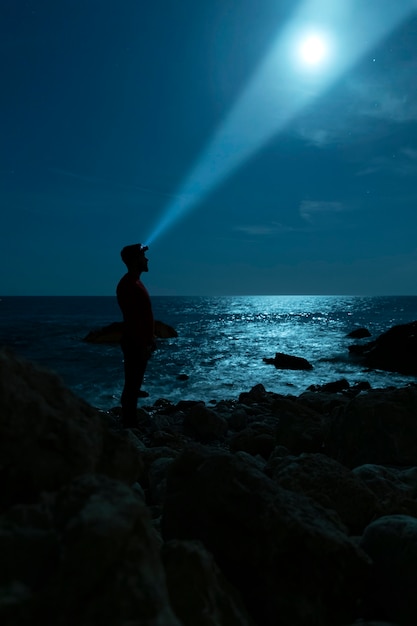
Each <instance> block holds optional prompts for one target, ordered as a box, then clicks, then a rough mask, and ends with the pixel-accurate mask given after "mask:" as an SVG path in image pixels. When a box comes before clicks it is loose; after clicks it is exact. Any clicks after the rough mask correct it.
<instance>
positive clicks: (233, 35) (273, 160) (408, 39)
mask: <svg viewBox="0 0 417 626" xmlns="http://www.w3.org/2000/svg"><path fill="white" fill-rule="evenodd" d="M335 5H337V8H335ZM309 31H311V32H313V31H314V32H317V33H324V34H326V35H327V36H328V42H330V43H331V45H329V49H328V53H327V57H326V58H325V59H324V61H323V62H322V63H321V64H320V63H319V64H317V65H316V66H314V67H311V66H307V65H303V64H302V62H301V60H300V59H299V58H298V57H297V54H296V50H297V49H298V48H297V46H298V45H299V44H298V39H299V38H302V37H303V33H307V32H309ZM300 41H301V40H300ZM0 49H1V64H2V67H1V76H2V90H1V91H2V95H1V99H0V102H1V117H0V119H1V137H2V141H1V151H0V159H1V162H0V206H1V212H0V262H1V266H2V268H3V270H2V272H1V275H0V294H2V295H113V294H114V290H115V284H116V283H117V281H118V279H119V277H120V276H121V275H122V273H123V272H124V266H123V265H122V263H121V260H120V257H119V251H120V249H121V247H122V246H123V245H125V244H130V243H136V242H138V241H142V242H144V241H147V240H148V239H149V238H152V234H153V233H156V236H155V238H154V240H153V242H152V245H151V248H150V250H149V253H148V256H149V259H150V263H149V267H150V271H149V274H148V275H147V276H146V277H145V278H144V280H145V282H146V284H147V286H148V288H149V290H150V292H151V294H154V295H164V294H167V295H171V294H173V295H181V294H184V295H187V294H207V295H210V294H314V293H317V294H369V295H373V294H392V295H395V294H410V295H417V281H416V276H417V237H416V230H417V185H416V181H417V176H416V174H417V5H416V2H415V1H414V0H383V1H382V0H368V1H367V2H366V3H363V2H360V1H359V0H338V2H337V3H335V2H334V1H333V2H332V1H331V0H303V1H302V2H297V1H296V0H257V1H256V2H255V0H240V1H239V2H225V1H224V0H200V1H199V2H196V0H152V2H142V0H119V1H118V2H116V1H115V0H62V1H57V0H42V1H40V0H37V1H35V0H32V1H30V0H27V1H23V0H4V1H3V2H2V3H1V7H0ZM275 63H276V71H275ZM181 207H183V208H181ZM184 207H185V208H184ZM170 212H171V214H173V215H174V216H176V217H174V218H173V219H172V220H170V219H169V218H168V219H167V215H168V214H169V213H170ZM158 224H160V225H161V224H162V225H163V224H166V225H167V227H166V228H165V226H164V227H162V228H161V229H159V230H158Z"/></svg>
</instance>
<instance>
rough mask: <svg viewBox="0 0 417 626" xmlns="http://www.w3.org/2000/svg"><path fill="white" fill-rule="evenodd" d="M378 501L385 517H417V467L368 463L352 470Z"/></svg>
mask: <svg viewBox="0 0 417 626" xmlns="http://www.w3.org/2000/svg"><path fill="white" fill-rule="evenodd" d="M352 473H353V474H354V475H355V476H357V477H358V478H360V479H361V480H362V481H363V482H364V483H365V484H366V485H367V487H368V488H369V489H370V490H371V491H372V492H373V493H374V494H375V497H376V498H377V499H378V503H379V508H380V509H381V511H382V513H383V515H393V514H406V515H411V516H412V517H417V467H407V468H401V467H386V466H384V465H373V464H371V463H367V464H365V465H360V466H359V467H355V468H354V469H353V470H352Z"/></svg>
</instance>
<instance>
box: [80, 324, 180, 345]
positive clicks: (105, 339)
mask: <svg viewBox="0 0 417 626" xmlns="http://www.w3.org/2000/svg"><path fill="white" fill-rule="evenodd" d="M122 328H123V322H112V323H111V324H109V325H108V326H103V327H102V328H98V329H97V330H91V331H90V332H89V333H88V334H87V335H86V336H85V337H84V339H83V341H85V342H87V343H96V344H101V343H102V344H116V343H119V342H120V339H121V336H122ZM154 332H155V337H158V338H159V339H169V338H173V337H178V333H177V331H176V330H175V328H173V327H172V326H169V324H165V323H164V322H161V321H159V320H155V323H154Z"/></svg>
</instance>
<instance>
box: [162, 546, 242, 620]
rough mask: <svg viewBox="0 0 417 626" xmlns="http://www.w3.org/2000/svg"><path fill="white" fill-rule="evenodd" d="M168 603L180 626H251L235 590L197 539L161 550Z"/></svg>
mask: <svg viewBox="0 0 417 626" xmlns="http://www.w3.org/2000/svg"><path fill="white" fill-rule="evenodd" d="M162 557H163V562H164V566H165V571H166V577H167V586H168V591H169V596H170V598H171V604H172V606H173V608H174V610H175V613H176V614H177V616H178V617H179V618H180V619H181V622H182V624H183V625H184V626H253V622H252V620H251V619H250V617H249V615H248V613H247V611H246V609H245V607H244V604H243V601H242V598H241V597H240V595H239V593H238V591H237V590H236V589H235V588H234V587H233V586H232V585H231V584H230V583H229V582H228V581H227V580H226V579H225V577H224V576H223V574H222V572H221V571H220V569H219V568H218V566H217V564H216V562H215V560H214V558H213V555H212V554H210V553H209V552H207V550H206V549H205V548H204V546H203V545H202V544H201V543H200V542H198V541H178V540H172V541H168V542H167V543H166V544H165V545H164V547H163V550H162Z"/></svg>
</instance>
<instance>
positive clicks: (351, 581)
mask: <svg viewBox="0 0 417 626" xmlns="http://www.w3.org/2000/svg"><path fill="white" fill-rule="evenodd" d="M161 528H162V532H163V536H164V538H165V540H171V539H183V540H199V541H201V542H202V543H203V544H204V546H205V547H206V549H208V550H209V551H210V552H211V553H212V554H213V556H214V558H215V560H216V562H217V563H218V565H219V566H220V568H221V570H222V572H223V573H224V575H225V576H226V577H227V578H228V579H229V580H230V582H231V583H232V584H233V585H234V586H235V587H237V589H238V590H239V591H240V593H241V594H242V596H243V598H244V601H245V605H246V607H247V609H248V610H249V613H250V614H251V615H252V618H253V619H254V621H255V622H256V623H257V624H259V625H261V624H262V626H275V625H276V624H278V623H282V624H291V625H292V626H307V625H309V626H310V625H311V624H313V623H314V624H321V625H323V626H326V625H329V626H330V625H334V624H335V623H340V622H342V623H343V620H345V622H346V621H348V620H349V618H350V619H351V618H352V616H353V615H354V614H355V610H356V604H357V601H358V598H359V596H360V588H361V585H362V581H363V575H364V573H365V572H366V571H367V567H368V560H367V558H366V556H365V555H364V553H363V552H361V550H359V549H358V547H357V546H356V544H355V543H354V542H353V541H352V540H351V539H349V537H348V536H347V535H346V534H345V532H344V527H343V525H342V524H341V523H340V522H339V521H338V518H337V517H336V516H335V515H334V514H333V513H331V512H329V511H327V510H326V509H324V508H322V507H321V506H320V505H318V504H316V503H314V502H313V501H312V500H311V499H309V498H307V497H306V496H304V495H302V494H299V493H293V492H291V491H288V490H286V489H283V488H281V487H279V486H278V485H276V484H275V483H274V481H273V480H271V479H270V478H269V477H267V476H266V475H265V474H264V473H263V472H262V471H261V470H260V469H258V468H257V467H256V464H254V463H248V462H246V460H245V459H244V458H242V457H241V456H239V457H238V456H234V455H232V454H228V453H221V452H219V451H216V450H208V449H203V448H200V447H195V448H190V449H188V450H186V451H184V452H183V453H182V454H181V455H180V456H179V457H178V458H177V459H176V460H175V461H174V462H173V464H172V466H171V471H170V473H169V475H168V483H167V491H166V499H165V507H164V512H163V518H162V526H161ZM338 620H339V621H338Z"/></svg>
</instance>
